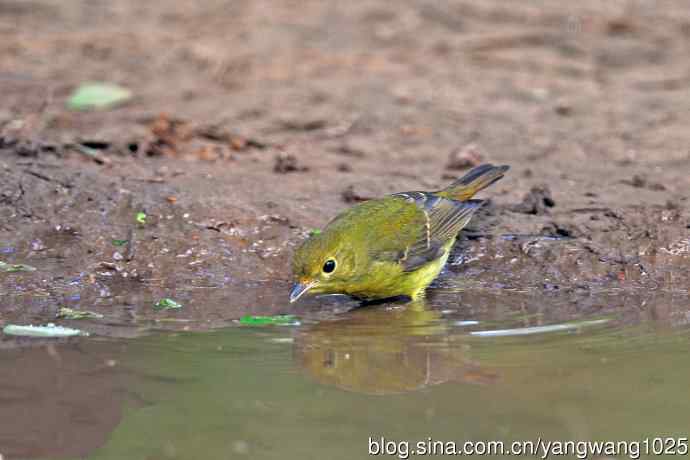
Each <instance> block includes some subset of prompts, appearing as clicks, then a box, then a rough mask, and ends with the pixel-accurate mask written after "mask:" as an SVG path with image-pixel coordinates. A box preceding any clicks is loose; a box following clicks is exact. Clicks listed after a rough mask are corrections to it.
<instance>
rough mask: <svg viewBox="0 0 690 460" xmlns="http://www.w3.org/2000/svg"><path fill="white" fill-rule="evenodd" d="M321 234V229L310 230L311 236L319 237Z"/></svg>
mask: <svg viewBox="0 0 690 460" xmlns="http://www.w3.org/2000/svg"><path fill="white" fill-rule="evenodd" d="M320 233H321V229H320V228H312V229H311V230H309V236H314V235H318V234H320Z"/></svg>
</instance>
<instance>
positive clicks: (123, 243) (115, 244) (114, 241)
mask: <svg viewBox="0 0 690 460" xmlns="http://www.w3.org/2000/svg"><path fill="white" fill-rule="evenodd" d="M127 243H129V240H116V239H113V246H124V245H125V244H127Z"/></svg>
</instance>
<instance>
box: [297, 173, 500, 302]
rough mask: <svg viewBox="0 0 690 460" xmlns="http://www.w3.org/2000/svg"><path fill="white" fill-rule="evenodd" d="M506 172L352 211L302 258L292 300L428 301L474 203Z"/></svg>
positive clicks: (302, 251)
mask: <svg viewBox="0 0 690 460" xmlns="http://www.w3.org/2000/svg"><path fill="white" fill-rule="evenodd" d="M507 170H508V166H494V165H491V164H484V165H481V166H477V167H476V168H474V169H472V170H471V171H470V172H468V173H467V174H466V175H465V176H463V177H461V178H460V179H458V180H456V181H455V182H453V183H452V184H451V185H449V186H448V187H447V188H445V189H443V190H439V191H436V192H403V193H394V194H393V195H388V196H386V197H383V198H380V199H376V200H370V201H365V202H363V203H360V204H358V205H356V206H353V207H351V208H349V209H347V210H345V211H344V212H342V213H341V214H339V215H338V216H336V217H335V218H334V219H333V220H331V221H330V222H329V223H328V225H326V227H325V228H324V229H323V230H322V231H321V232H319V233H317V234H314V235H312V236H310V237H309V238H308V239H306V240H305V241H304V242H303V243H302V245H301V246H300V247H299V248H298V249H297V251H296V252H295V255H294V258H293V262H292V272H293V277H294V285H293V287H292V290H291V291H290V302H294V301H296V300H297V299H299V298H300V297H301V296H302V295H303V294H305V293H306V292H311V293H316V294H347V295H350V296H352V297H356V298H359V299H363V300H374V299H384V298H388V297H398V296H407V297H410V298H411V299H413V300H414V299H416V298H418V297H420V296H422V295H423V293H424V289H425V288H426V287H427V286H428V285H429V284H430V283H431V282H432V281H433V280H434V278H436V277H437V276H438V274H439V273H440V272H441V270H442V269H443V266H444V265H445V264H446V261H447V260H448V254H449V253H450V249H451V247H452V246H453V243H454V242H455V238H456V237H457V235H458V233H459V232H460V230H462V228H463V227H464V226H465V225H467V223H468V222H469V221H470V219H471V218H472V215H473V214H474V212H475V211H476V210H477V209H478V208H479V207H480V206H481V205H482V203H483V202H482V201H481V200H472V199H471V198H472V197H473V196H474V194H475V193H477V192H478V191H480V190H482V189H484V188H486V187H488V186H489V185H491V184H493V183H494V182H496V181H497V180H499V179H500V178H501V177H503V175H504V174H505V172H506V171H507Z"/></svg>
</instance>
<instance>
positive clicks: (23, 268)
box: [0, 261, 36, 273]
mask: <svg viewBox="0 0 690 460" xmlns="http://www.w3.org/2000/svg"><path fill="white" fill-rule="evenodd" d="M35 271H36V267H32V266H31V265H24V264H8V263H5V262H2V261H0V272H7V273H14V272H35Z"/></svg>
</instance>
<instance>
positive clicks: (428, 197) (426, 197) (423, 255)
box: [392, 192, 483, 271]
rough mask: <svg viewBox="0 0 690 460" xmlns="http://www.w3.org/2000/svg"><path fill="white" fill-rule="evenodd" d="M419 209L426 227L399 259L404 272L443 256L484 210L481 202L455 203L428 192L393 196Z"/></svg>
mask: <svg viewBox="0 0 690 460" xmlns="http://www.w3.org/2000/svg"><path fill="white" fill-rule="evenodd" d="M392 196H394V197H398V198H403V199H405V200H406V201H408V202H410V203H414V204H415V205H417V207H418V209H419V211H421V212H422V213H423V217H424V225H423V228H421V229H420V231H419V232H418V234H417V235H416V237H415V239H414V241H413V242H412V244H410V245H409V246H407V248H406V249H405V251H404V253H403V254H402V255H401V257H400V258H399V262H400V264H401V265H402V266H403V269H404V270H405V271H414V270H416V269H417V268H419V267H421V266H422V265H424V264H426V263H428V262H431V261H432V260H434V259H437V258H439V257H441V256H442V255H443V251H444V250H443V246H444V245H445V244H446V243H448V241H449V240H451V239H453V238H455V237H456V236H457V234H458V233H459V232H460V230H462V228H463V227H464V226H465V225H467V223H468V222H469V221H470V219H471V218H472V215H473V214H474V212H475V211H476V210H477V209H478V208H479V207H481V205H482V203H483V201H481V200H467V201H455V200H449V199H447V198H443V197H440V196H438V195H435V194H433V193H427V192H404V193H396V194H394V195H392Z"/></svg>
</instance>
